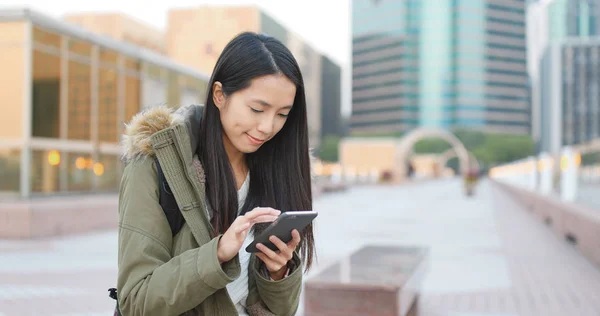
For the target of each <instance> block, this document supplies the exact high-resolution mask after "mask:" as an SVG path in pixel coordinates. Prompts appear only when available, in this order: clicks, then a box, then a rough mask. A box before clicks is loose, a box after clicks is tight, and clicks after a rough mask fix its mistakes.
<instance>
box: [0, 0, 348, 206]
mask: <svg viewBox="0 0 600 316" xmlns="http://www.w3.org/2000/svg"><path fill="white" fill-rule="evenodd" d="M208 16H210V17H212V18H211V19H208V18H207V17H208ZM233 21H235V23H234V22H233ZM198 30H205V31H204V32H202V31H198ZM243 31H255V32H259V33H265V34H268V35H272V36H274V37H276V38H278V39H279V40H281V41H283V43H284V44H285V45H286V46H288V47H289V48H290V50H291V51H292V53H293V54H294V56H295V57H296V59H297V60H298V63H299V65H300V67H301V71H302V73H303V75H304V81H305V86H306V87H305V88H306V97H307V106H308V114H309V118H308V119H309V129H310V131H309V132H310V144H311V146H312V147H317V146H318V145H319V142H320V140H321V138H322V137H324V136H325V135H327V134H335V135H338V136H339V135H340V134H341V133H342V127H341V123H340V122H341V113H340V107H341V95H340V94H341V69H340V66H339V65H337V64H336V63H335V62H333V61H332V60H331V59H329V58H328V57H327V56H324V55H322V54H320V53H319V52H317V51H316V50H315V49H314V48H312V47H310V46H309V45H307V44H306V43H305V42H304V41H303V40H302V38H300V37H299V36H298V35H296V34H294V33H292V32H290V31H288V30H286V29H285V28H284V27H283V26H281V25H280V24H279V23H278V22H277V21H275V20H274V19H273V18H271V17H269V16H268V15H267V14H265V13H264V12H262V11H260V10H259V9H257V8H255V7H227V8H223V7H199V8H197V9H178V10H173V11H171V12H169V24H168V29H167V32H165V33H164V34H163V33H161V32H160V31H159V30H157V29H154V28H152V27H150V26H147V25H145V24H143V23H140V22H138V21H136V20H135V19H134V18H131V17H129V16H126V15H123V14H113V13H83V14H69V15H66V16H65V18H64V20H58V19H54V18H51V17H48V16H46V15H44V14H41V13H38V12H35V11H31V10H29V9H13V10H2V11H1V12H0V43H1V44H2V47H3V56H4V58H3V59H2V63H3V65H4V67H3V72H2V75H0V77H2V78H3V81H2V82H3V83H4V88H3V89H2V92H1V94H2V97H3V100H4V104H10V107H8V108H7V110H5V111H3V112H4V113H3V122H4V121H5V122H6V123H3V124H1V125H0V178H2V179H3V181H1V183H0V192H1V193H3V194H6V195H15V196H19V195H20V196H24V197H28V196H35V195H39V194H44V195H45V194H56V193H73V192H91V191H94V192H102V191H111V192H112V191H114V190H116V189H117V187H118V182H119V179H120V174H121V169H122V166H121V163H120V159H119V155H120V146H119V141H120V135H121V134H122V132H123V128H124V124H125V123H126V122H127V121H128V120H129V119H131V117H132V116H133V115H134V114H135V113H137V112H139V111H140V110H141V109H143V108H145V107H151V106H156V105H159V104H167V105H169V106H173V107H178V106H180V105H184V104H190V103H196V104H198V103H204V102H205V98H206V85H207V82H208V79H209V74H210V73H211V71H212V67H213V66H214V62H215V61H216V58H217V57H218V55H219V54H220V53H221V51H222V49H223V48H224V46H225V44H226V43H227V42H228V41H229V40H230V39H231V38H232V37H233V36H235V35H236V34H238V33H240V32H243ZM324 102H327V103H326V104H327V106H326V107H325V106H323V104H324ZM3 108H4V107H3ZM322 126H325V129H322Z"/></svg>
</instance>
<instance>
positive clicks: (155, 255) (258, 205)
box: [115, 33, 314, 316]
mask: <svg viewBox="0 0 600 316" xmlns="http://www.w3.org/2000/svg"><path fill="white" fill-rule="evenodd" d="M124 147H125V154H124V157H125V158H126V161H127V164H126V168H125V171H124V174H123V178H122V182H121V189H120V198H119V252H118V253H119V266H118V268H119V269H118V270H119V271H118V282H117V293H116V295H115V296H116V297H117V298H118V303H119V308H120V310H121V312H122V313H123V315H127V316H133V315H144V316H152V315H160V316H166V315H181V314H185V315H211V316H212V315H238V314H239V315H294V314H295V313H296V310H297V308H298V305H299V299H300V292H301V289H302V274H303V270H308V269H309V268H310V265H311V263H312V259H313V254H314V245H313V243H314V241H313V231H312V226H309V227H308V228H306V229H305V230H303V231H302V232H301V233H299V232H298V231H294V232H293V234H292V235H293V240H292V241H290V242H289V243H287V244H286V243H283V242H282V241H281V240H279V239H277V238H275V239H276V240H275V241H274V243H275V244H276V245H277V246H278V248H279V250H278V251H272V250H270V249H268V248H267V247H265V246H262V247H259V249H260V250H261V252H259V253H258V254H250V253H247V252H246V251H245V247H246V245H247V244H249V242H251V241H252V240H253V235H254V234H257V233H259V232H260V231H261V230H262V229H264V227H265V226H266V225H268V224H267V223H269V222H272V221H274V220H275V219H276V218H277V216H278V215H279V214H280V212H285V211H288V210H311V209H312V196H311V174H310V163H309V160H310V157H309V148H308V128H307V113H306V101H305V94H304V85H303V79H302V75H301V73H300V69H299V67H298V64H297V62H296V60H295V59H294V57H293V56H292V54H291V53H290V51H289V50H288V49H287V48H286V47H285V46H284V45H283V44H282V43H281V42H279V41H278V40H276V39H274V38H272V37H268V36H265V35H258V34H254V33H243V34H240V35H238V36H237V37H235V38H234V39H233V40H232V41H231V42H230V43H229V44H228V45H227V46H226V47H225V49H224V50H223V52H222V54H221V56H220V57H219V59H218V60H217V63H216V66H215V68H214V72H213V74H212V76H211V78H210V81H209V83H208V92H207V99H206V104H205V106H200V105H190V106H186V107H184V108H181V109H180V110H178V111H177V112H173V111H172V110H171V109H169V108H167V107H156V108H151V109H148V110H146V111H144V112H142V113H140V114H138V115H137V116H136V117H134V118H133V120H132V121H131V122H130V124H128V126H127V131H126V135H125V140H124ZM163 174H164V176H165V181H164V182H161V181H160V179H159V177H160V175H163ZM163 192H166V193H164V194H163ZM170 196H172V197H174V198H175V200H176V204H175V205H174V207H173V208H174V209H175V210H174V212H175V213H168V212H169V211H170V210H169V209H166V210H165V209H164V208H165V206H164V204H161V203H162V202H164V201H161V199H163V198H164V199H168V198H170ZM179 210H181V211H179ZM165 214H175V215H177V216H181V219H180V220H178V221H169V215H167V216H165ZM173 223H175V224H173Z"/></svg>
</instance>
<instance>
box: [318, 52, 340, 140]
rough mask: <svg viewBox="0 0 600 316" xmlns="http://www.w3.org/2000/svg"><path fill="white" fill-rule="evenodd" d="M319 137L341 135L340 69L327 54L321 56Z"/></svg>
mask: <svg viewBox="0 0 600 316" xmlns="http://www.w3.org/2000/svg"><path fill="white" fill-rule="evenodd" d="M320 64H321V103H322V108H323V110H322V111H321V139H322V138H324V137H325V136H342V135H343V134H344V128H343V126H342V124H343V123H342V112H341V110H342V109H341V108H342V69H341V68H340V66H339V65H338V64H336V63H335V62H334V61H333V60H331V59H330V58H329V57H327V56H321V63H320Z"/></svg>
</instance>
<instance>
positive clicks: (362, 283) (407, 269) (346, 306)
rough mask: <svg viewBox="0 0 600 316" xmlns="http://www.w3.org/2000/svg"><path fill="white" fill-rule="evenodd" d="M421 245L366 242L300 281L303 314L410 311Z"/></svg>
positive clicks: (383, 315) (424, 258) (422, 269)
mask: <svg viewBox="0 0 600 316" xmlns="http://www.w3.org/2000/svg"><path fill="white" fill-rule="evenodd" d="M428 269H429V254H428V250H427V249H425V248H418V247H394V246H366V247H363V248H361V249H359V250H358V251H356V252H354V253H353V254H351V255H350V256H349V257H346V258H344V259H342V260H340V261H339V262H337V263H335V264H334V265H332V266H330V267H328V268H327V269H325V270H323V271H321V272H320V273H318V274H317V275H315V276H314V277H312V278H311V279H309V280H307V281H306V282H305V289H304V293H305V315H306V316H320V315H328V316H337V315H340V316H341V315H345V316H353V315H361V316H368V315H377V316H392V315H393V316H397V315H401V316H405V315H408V316H415V315H417V306H418V298H419V293H420V287H421V284H422V281H423V278H424V276H425V274H426V272H427V271H428Z"/></svg>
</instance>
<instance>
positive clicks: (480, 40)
mask: <svg viewBox="0 0 600 316" xmlns="http://www.w3.org/2000/svg"><path fill="white" fill-rule="evenodd" d="M352 37H353V41H352V70H353V71H352V79H353V84H352V87H353V89H352V121H351V127H352V132H354V133H360V134H372V133H389V132H393V133H404V132H406V131H409V130H411V129H413V128H416V127H422V126H427V127H440V128H447V129H452V128H456V127H466V128H470V129H478V130H482V131H487V132H501V133H511V134H525V135H527V134H529V132H530V102H529V84H528V76H527V68H526V29H525V1H504V0H497V1H494V0H485V1H484V0H481V1H437V0H407V1H400V0H395V1H391V0H388V1H385V0H384V1H373V0H353V1H352Z"/></svg>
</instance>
